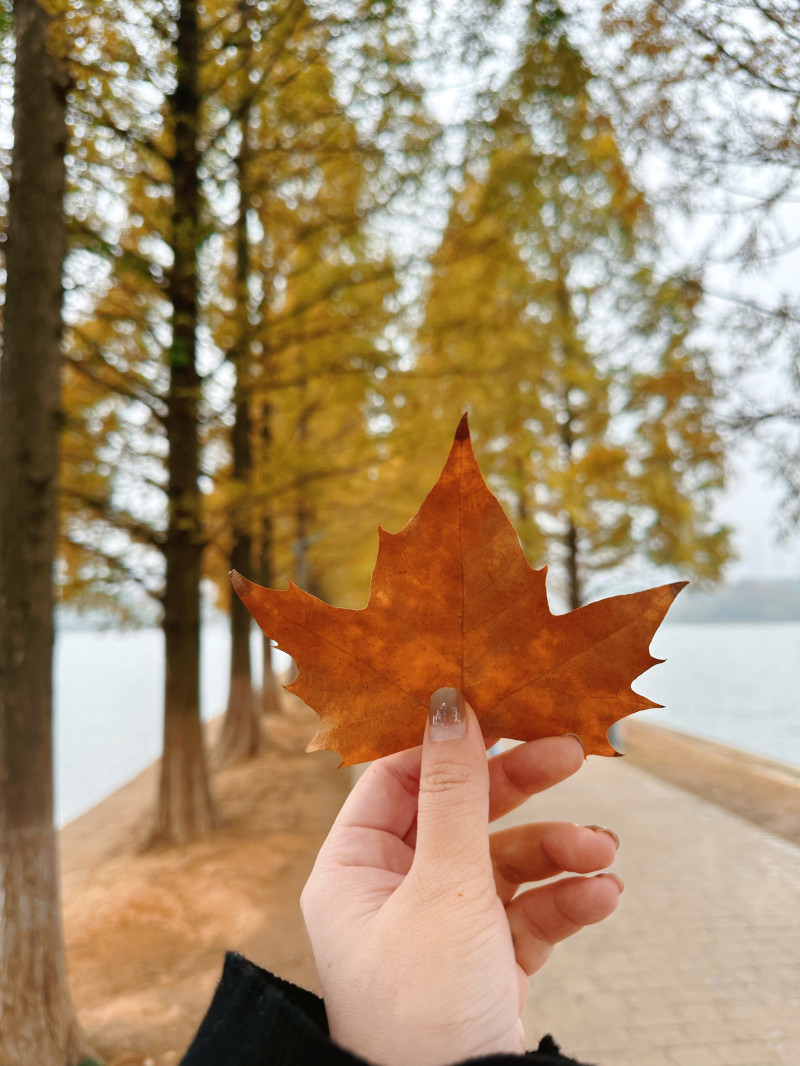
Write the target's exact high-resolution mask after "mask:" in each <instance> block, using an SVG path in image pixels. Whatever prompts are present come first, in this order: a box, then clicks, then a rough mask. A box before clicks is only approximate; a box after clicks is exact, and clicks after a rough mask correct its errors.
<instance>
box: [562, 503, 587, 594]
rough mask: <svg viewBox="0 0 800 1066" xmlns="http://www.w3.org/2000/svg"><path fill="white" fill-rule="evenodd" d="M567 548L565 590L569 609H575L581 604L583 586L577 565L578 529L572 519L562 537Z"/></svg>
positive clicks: (569, 520)
mask: <svg viewBox="0 0 800 1066" xmlns="http://www.w3.org/2000/svg"><path fill="white" fill-rule="evenodd" d="M564 544H565V547H566V549H567V591H568V593H569V609H570V610H571V611H575V610H577V609H578V607H581V606H582V605H583V588H582V586H581V572H580V566H579V558H580V555H579V545H578V530H577V528H576V526H575V523H574V522H573V521H572V519H571V518H570V519H568V524H567V534H566V536H565V538H564Z"/></svg>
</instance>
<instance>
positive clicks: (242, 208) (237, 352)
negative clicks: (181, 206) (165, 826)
mask: <svg viewBox="0 0 800 1066" xmlns="http://www.w3.org/2000/svg"><path fill="white" fill-rule="evenodd" d="M249 124H250V107H249V106H247V107H245V108H244V111H243V113H242V119H241V127H242V141H241V147H240V149H239V157H238V159H237V166H236V170H237V174H236V177H237V184H238V186H239V211H238V215H237V220H236V309H235V312H234V313H235V315H236V323H237V327H238V332H237V339H236V341H235V343H234V344H233V345H232V346H231V349H230V351H229V352H228V359H229V361H230V363H231V364H232V366H233V369H234V373H235V375H236V385H235V389H234V397H235V403H234V422H233V432H232V440H231V444H232V450H233V471H232V473H233V486H234V488H235V489H236V490H237V495H236V501H235V506H234V507H233V547H232V548H231V555H230V567H231V570H238V571H239V573H242V574H249V573H250V572H251V570H252V566H253V541H252V537H251V535H250V527H251V515H250V509H249V506H248V504H247V503H246V502H245V501H244V499H243V497H244V494H245V493H246V492H247V491H248V490H250V489H251V487H252V476H253V438H252V432H253V429H252V420H251V418H250V391H251V390H250V378H251V372H250V371H251V367H250V343H249V335H248V334H249V329H248V299H247V282H248V276H249V268H250V255H249V245H248V240H247V212H248V209H249V195H248V194H249V186H248V180H247V163H248V133H249ZM230 665H231V674H230V689H229V691H228V707H227V709H226V711H225V717H224V719H223V721H222V730H221V732H220V738H219V746H218V748H217V759H218V761H219V762H220V763H228V762H235V761H238V760H240V759H249V758H252V757H253V756H254V755H257V754H258V752H259V751H260V749H261V747H262V743H263V733H262V731H261V722H260V718H259V715H258V712H257V709H256V701H255V698H254V694H253V676H252V664H251V662H250V612H249V611H248V610H247V608H246V607H245V605H244V604H243V603H242V601H241V600H240V599H239V597H238V596H235V595H231V664H230Z"/></svg>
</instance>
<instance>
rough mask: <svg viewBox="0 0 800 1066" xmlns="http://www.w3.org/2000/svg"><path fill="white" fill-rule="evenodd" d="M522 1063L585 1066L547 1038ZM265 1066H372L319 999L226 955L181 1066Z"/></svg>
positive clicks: (489, 1064)
mask: <svg viewBox="0 0 800 1066" xmlns="http://www.w3.org/2000/svg"><path fill="white" fill-rule="evenodd" d="M522 1058H523V1056H520V1055H487V1056H484V1057H483V1058H477V1059H470V1060H469V1062H470V1063H474V1064H475V1066H478V1064H480V1066H519V1064H520V1062H521V1060H522ZM524 1058H525V1059H526V1060H527V1061H533V1062H535V1063H536V1064H537V1066H581V1064H580V1063H577V1062H576V1060H575V1059H568V1058H565V1057H564V1056H563V1055H561V1054H560V1053H559V1050H558V1047H557V1045H556V1044H555V1043H554V1041H553V1040H552V1038H551V1037H549V1036H546V1037H544V1039H543V1040H542V1042H541V1043H540V1045H539V1048H538V1050H537V1051H529V1052H528V1053H527V1055H525V1056H524ZM267 1064H269V1066H322V1064H325V1066H368V1064H366V1063H365V1061H364V1059H362V1058H360V1057H359V1056H358V1055H354V1054H353V1053H352V1052H350V1051H345V1050H344V1048H341V1047H339V1046H338V1044H335V1043H333V1041H332V1040H331V1039H330V1037H329V1035H328V1020H327V1018H326V1016H325V1004H324V1003H323V1001H322V1000H321V999H320V998H319V997H318V996H315V995H313V994H312V993H311V992H306V991H305V989H302V988H297V986H296V985H292V984H290V983H289V982H288V981H284V980H282V979H281V978H280V977H275V975H274V974H271V973H269V972H268V971H267V970H262V969H261V967H260V966H256V965H255V963H252V962H249V961H248V960H247V959H245V958H243V956H241V955H237V954H235V953H234V952H228V954H227V955H226V956H225V965H224V967H223V970H222V978H221V980H220V983H219V985H218V986H217V990H216V992H215V993H214V998H213V999H212V1001H211V1006H210V1007H209V1008H208V1013H207V1014H206V1016H205V1018H204V1019H203V1021H202V1023H201V1025H200V1028H199V1029H198V1031H197V1035H196V1036H195V1038H194V1040H193V1041H192V1043H191V1046H190V1047H189V1050H188V1051H187V1052H186V1055H185V1056H184V1058H183V1059H182V1061H181V1066H267ZM408 1066H414V1064H413V1063H411V1062H410V1063H409V1064H408ZM584 1066H586V1064H584Z"/></svg>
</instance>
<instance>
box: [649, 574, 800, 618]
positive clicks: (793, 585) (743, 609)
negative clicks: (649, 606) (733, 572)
mask: <svg viewBox="0 0 800 1066" xmlns="http://www.w3.org/2000/svg"><path fill="white" fill-rule="evenodd" d="M667 621H668V622H800V580H796V581H755V580H750V581H737V582H734V583H732V584H730V585H721V586H720V587H719V588H716V589H711V590H710V591H708V592H692V591H691V588H690V589H687V590H686V592H684V593H682V594H681V595H680V596H679V597H678V599H677V600H676V601H675V605H674V607H672V608H671V610H670V612H669V614H668V615H667Z"/></svg>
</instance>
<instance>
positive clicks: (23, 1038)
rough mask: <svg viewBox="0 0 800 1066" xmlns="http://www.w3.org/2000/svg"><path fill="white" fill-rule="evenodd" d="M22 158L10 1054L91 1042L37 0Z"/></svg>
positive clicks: (2, 995)
mask: <svg viewBox="0 0 800 1066" xmlns="http://www.w3.org/2000/svg"><path fill="white" fill-rule="evenodd" d="M14 29H15V37H16V64H15V74H14V152H13V161H12V168H11V188H10V196H9V205H8V213H9V224H8V243H7V251H6V268H7V277H8V281H7V287H6V306H5V343H4V352H3V359H2V362H1V363H0V377H1V378H2V380H1V381H0V470H2V476H0V1062H2V1063H3V1066H30V1064H31V1063H36V1064H37V1066H65V1064H67V1063H72V1062H77V1061H79V1060H80V1059H81V1058H83V1057H84V1056H85V1055H86V1053H87V1051H88V1049H87V1047H86V1044H85V1041H84V1038H83V1035H82V1033H81V1030H80V1027H79V1026H78V1022H77V1019H76V1016H75V1012H74V1009H73V1007H72V1002H71V1000H70V995H69V989H68V986H67V978H66V969H65V962H64V943H63V936H62V929H61V898H60V886H59V867H58V853H57V847H56V834H55V828H54V826H53V752H52V651H53V585H52V567H53V556H54V552H55V542H56V526H57V520H58V518H57V467H58V430H59V403H60V380H59V377H60V373H59V371H60V358H61V352H60V345H61V300H62V289H61V269H62V263H63V259H64V255H65V251H66V225H65V220H64V212H63V201H64V190H65V176H64V175H65V171H64V151H65V146H66V123H65V99H66V90H67V78H66V72H65V70H64V67H63V64H62V63H61V61H60V60H59V59H58V58H57V56H56V55H55V54H54V53H53V52H52V51H51V50H50V43H51V34H52V30H53V27H52V20H51V18H50V16H49V15H48V14H47V12H46V10H45V8H44V7H43V6H42V5H41V4H39V3H38V2H37V0H16V2H15V4H14Z"/></svg>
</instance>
